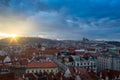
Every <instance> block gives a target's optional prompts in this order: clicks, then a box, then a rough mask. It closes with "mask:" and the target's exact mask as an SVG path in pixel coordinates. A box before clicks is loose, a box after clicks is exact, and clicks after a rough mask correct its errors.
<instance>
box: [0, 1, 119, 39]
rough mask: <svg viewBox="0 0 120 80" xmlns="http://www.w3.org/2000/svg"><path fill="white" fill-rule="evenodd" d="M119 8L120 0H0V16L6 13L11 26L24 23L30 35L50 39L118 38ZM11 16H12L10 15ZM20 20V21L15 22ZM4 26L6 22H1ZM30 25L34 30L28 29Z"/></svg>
mask: <svg viewBox="0 0 120 80" xmlns="http://www.w3.org/2000/svg"><path fill="white" fill-rule="evenodd" d="M33 1H34V2H33ZM4 9H6V10H4ZM119 9H120V0H52V1H51V0H1V1H0V15H1V16H7V20H5V21H7V24H8V23H9V24H8V25H11V24H13V23H16V24H19V25H22V24H25V25H24V26H27V27H26V28H25V30H24V27H22V30H24V32H28V33H27V34H29V35H34V36H35V35H36V36H41V37H45V38H51V39H81V38H82V37H88V38H90V39H111V38H114V39H117V40H118V39H119V36H120V32H119V30H120V23H119V22H120V15H119V14H120V11H119ZM11 15H12V17H9V16H11ZM13 15H14V16H17V18H14V17H13ZM8 18H9V19H11V20H9V19H8ZM18 18H19V19H18ZM21 18H22V19H21ZM1 19H3V18H1ZM17 19H18V22H16V21H14V20H17ZM5 21H4V22H5ZM3 25H5V23H2V24H1V26H3ZM8 25H7V26H8ZM13 25H14V24H13ZM10 28H14V27H10ZM30 28H31V30H28V31H27V30H26V29H30ZM1 29H2V30H4V31H5V28H2V27H1ZM25 34H26V33H25Z"/></svg>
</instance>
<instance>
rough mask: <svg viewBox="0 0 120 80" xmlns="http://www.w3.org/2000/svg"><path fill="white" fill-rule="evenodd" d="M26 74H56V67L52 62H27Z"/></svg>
mask: <svg viewBox="0 0 120 80" xmlns="http://www.w3.org/2000/svg"><path fill="white" fill-rule="evenodd" d="M25 72H26V73H39V72H47V73H50V72H54V73H57V72H58V68H57V65H56V64H55V63H54V62H52V61H49V62H29V63H28V65H27V68H26V71H25Z"/></svg>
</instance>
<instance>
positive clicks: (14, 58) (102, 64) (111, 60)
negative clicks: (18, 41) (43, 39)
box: [0, 39, 120, 80]
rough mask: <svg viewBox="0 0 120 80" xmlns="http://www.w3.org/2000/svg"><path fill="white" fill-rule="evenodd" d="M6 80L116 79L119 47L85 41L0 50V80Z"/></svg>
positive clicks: (119, 74)
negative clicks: (65, 45)
mask: <svg viewBox="0 0 120 80" xmlns="http://www.w3.org/2000/svg"><path fill="white" fill-rule="evenodd" d="M74 45H76V44H74ZM79 45H80V44H79ZM8 79H9V80H120V48H119V47H115V46H114V45H109V44H106V43H104V42H93V41H91V42H89V40H87V39H84V41H83V42H82V43H81V46H77V47H73V46H72V47H71V46H70V47H64V46H62V47H59V46H57V47H56V46H55V47H51V48H50V47H46V45H44V46H43V45H39V46H37V47H36V46H29V45H27V46H26V45H17V46H16V45H14V46H7V47H4V48H0V80H8Z"/></svg>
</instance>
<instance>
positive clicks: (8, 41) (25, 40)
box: [0, 37, 80, 47]
mask: <svg viewBox="0 0 120 80" xmlns="http://www.w3.org/2000/svg"><path fill="white" fill-rule="evenodd" d="M79 43H80V41H74V40H51V39H45V38H39V37H17V38H15V39H14V38H4V39H1V40H0V45H19V44H20V45H21V44H23V45H35V46H38V45H42V46H47V47H55V46H61V47H62V46H67V47H75V46H76V45H78V44H79Z"/></svg>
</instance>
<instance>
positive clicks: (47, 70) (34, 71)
mask: <svg viewBox="0 0 120 80" xmlns="http://www.w3.org/2000/svg"><path fill="white" fill-rule="evenodd" d="M39 72H48V73H49V72H57V70H51V69H45V70H28V71H27V73H39Z"/></svg>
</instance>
